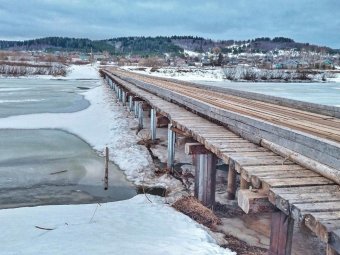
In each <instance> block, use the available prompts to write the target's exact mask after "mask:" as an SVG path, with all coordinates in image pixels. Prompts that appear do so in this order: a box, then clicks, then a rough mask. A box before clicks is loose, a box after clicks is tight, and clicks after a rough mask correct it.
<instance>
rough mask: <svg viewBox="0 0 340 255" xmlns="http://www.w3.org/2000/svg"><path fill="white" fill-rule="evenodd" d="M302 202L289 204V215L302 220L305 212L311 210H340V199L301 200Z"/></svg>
mask: <svg viewBox="0 0 340 255" xmlns="http://www.w3.org/2000/svg"><path fill="white" fill-rule="evenodd" d="M303 202H304V203H294V204H291V215H292V217H293V218H294V219H296V220H298V221H302V220H303V218H304V216H305V215H306V214H311V213H313V212H329V211H339V210H340V200H338V201H324V200H323V201H322V202H312V203H311V202H309V203H306V200H303Z"/></svg>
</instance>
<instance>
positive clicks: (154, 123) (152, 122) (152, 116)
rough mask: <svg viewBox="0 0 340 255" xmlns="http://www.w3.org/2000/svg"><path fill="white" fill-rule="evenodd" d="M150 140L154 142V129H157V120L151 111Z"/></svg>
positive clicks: (154, 113)
mask: <svg viewBox="0 0 340 255" xmlns="http://www.w3.org/2000/svg"><path fill="white" fill-rule="evenodd" d="M150 119H151V140H152V142H155V141H156V129H157V118H156V110H155V109H153V108H152V109H151V118H150Z"/></svg>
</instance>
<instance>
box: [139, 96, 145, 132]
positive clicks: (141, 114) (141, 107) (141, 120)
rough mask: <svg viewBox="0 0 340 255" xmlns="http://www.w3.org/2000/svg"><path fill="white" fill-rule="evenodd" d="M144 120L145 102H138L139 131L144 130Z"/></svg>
mask: <svg viewBox="0 0 340 255" xmlns="http://www.w3.org/2000/svg"><path fill="white" fill-rule="evenodd" d="M143 118H144V111H143V102H138V128H139V129H143Z"/></svg>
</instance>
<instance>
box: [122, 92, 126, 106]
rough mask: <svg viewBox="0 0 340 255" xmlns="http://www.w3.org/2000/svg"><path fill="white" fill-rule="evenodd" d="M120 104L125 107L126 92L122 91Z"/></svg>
mask: <svg viewBox="0 0 340 255" xmlns="http://www.w3.org/2000/svg"><path fill="white" fill-rule="evenodd" d="M122 102H123V105H124V106H125V105H126V92H125V91H124V90H122Z"/></svg>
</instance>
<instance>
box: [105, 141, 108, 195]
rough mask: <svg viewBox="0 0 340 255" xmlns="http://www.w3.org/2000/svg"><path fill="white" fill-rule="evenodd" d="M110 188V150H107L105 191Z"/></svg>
mask: <svg viewBox="0 0 340 255" xmlns="http://www.w3.org/2000/svg"><path fill="white" fill-rule="evenodd" d="M108 187H109V148H108V147H106V148H105V177H104V189H105V190H107V189H108Z"/></svg>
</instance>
